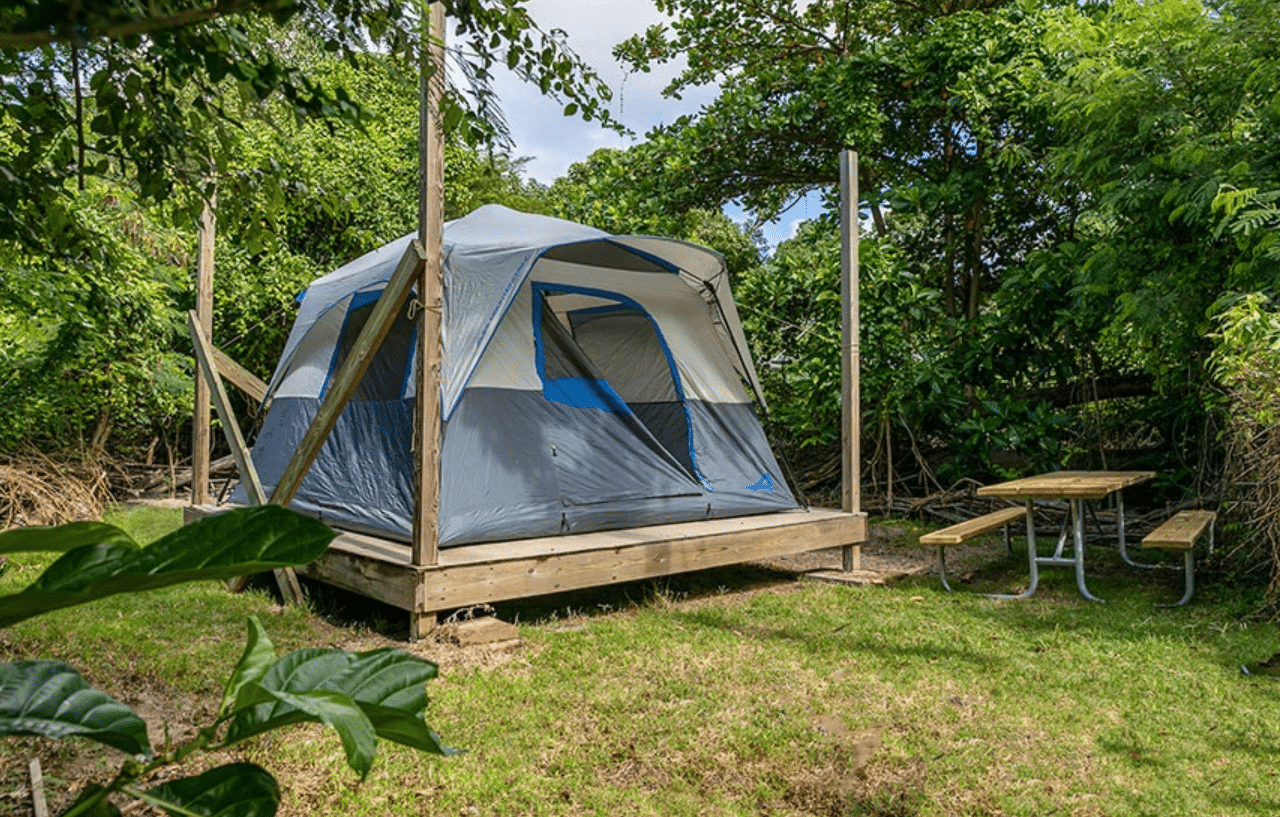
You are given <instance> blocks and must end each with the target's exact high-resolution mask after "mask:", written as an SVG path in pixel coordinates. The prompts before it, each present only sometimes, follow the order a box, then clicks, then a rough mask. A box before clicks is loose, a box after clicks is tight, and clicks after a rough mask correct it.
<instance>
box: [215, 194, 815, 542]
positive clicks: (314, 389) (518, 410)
mask: <svg viewBox="0 0 1280 817" xmlns="http://www.w3.org/2000/svg"><path fill="white" fill-rule="evenodd" d="M411 240H412V236H406V237H404V238H402V239H400V240H398V241H395V242H392V243H391V244H388V245H386V246H385V247H382V248H381V249H379V250H375V251H374V252H371V253H369V254H368V255H365V256H362V257H361V258H358V259H356V260H355V261H352V262H351V263H350V264H347V265H346V266H344V267H342V268H341V269H339V270H337V271H336V272H334V273H332V274H330V275H327V276H325V277H323V278H320V279H318V280H316V281H315V282H313V283H312V285H311V286H310V287H309V288H308V289H307V291H306V292H305V293H304V296H303V298H302V304H301V307H300V309H299V312H298V316H297V319H296V321H295V323H294V326H293V330H292V332H291V333H290V335H289V340H288V343H287V344H286V346H285V350H284V354H283V356H282V358H281V361H280V364H279V365H278V366H277V368H276V371H275V374H274V375H273V377H272V379H271V383H270V386H269V399H270V400H271V404H270V409H269V410H268V412H267V416H266V418H265V419H264V421H263V426H262V429H261V431H260V433H259V435H258V438H257V441H256V443H255V445H254V447H253V459H254V462H255V464H256V466H257V469H258V471H259V474H260V477H261V479H262V482H263V484H264V486H265V488H266V491H267V493H268V494H269V493H270V492H271V490H272V488H273V487H274V485H275V483H276V481H277V480H278V479H279V478H280V476H281V474H282V473H283V472H284V469H285V465H286V464H287V463H288V461H289V457H290V456H291V455H292V453H293V452H294V450H295V449H296V448H297V447H298V444H299V442H300V441H301V439H302V436H303V434H304V433H305V431H306V429H307V426H308V424H309V423H310V422H311V419H312V417H314V416H315V414H316V411H317V409H318V408H319V405H320V401H321V400H322V399H323V397H324V395H325V391H326V389H327V388H328V387H329V385H330V381H331V379H332V377H333V374H334V372H335V371H336V369H337V367H338V366H339V365H340V364H341V363H342V361H343V360H344V358H345V356H346V355H347V354H348V353H349V352H350V350H351V347H352V345H353V344H354V342H355V339H356V337H357V335H358V334H359V332H360V329H361V327H362V326H363V325H364V322H365V321H366V320H367V319H368V316H369V314H370V312H371V311H372V308H373V304H374V302H375V301H376V300H377V298H378V296H379V295H380V294H381V292H382V290H383V289H384V288H385V287H386V285H387V282H388V280H389V279H390V277H391V275H392V273H393V272H394V271H395V268H396V265H397V264H398V262H399V261H400V258H401V257H402V256H403V255H404V253H405V251H406V249H407V248H408V247H409V243H410V241H411ZM414 335H415V322H413V321H412V320H410V316H409V315H408V314H407V310H406V311H405V312H402V313H401V314H400V315H399V316H398V317H397V319H396V322H395V324H394V326H393V327H392V329H391V332H390V334H389V335H388V336H387V338H386V340H385V341H384V342H383V345H382V347H381V349H380V350H379V352H378V354H377V356H376V357H375V359H374V361H373V362H372V364H371V365H370V367H369V370H368V372H367V373H366V374H365V376H364V379H363V380H362V381H361V383H360V386H359V388H358V390H357V391H356V393H355V395H354V396H353V398H352V399H351V401H350V403H348V405H347V407H346V409H345V410H344V412H343V414H342V416H341V418H340V419H339V420H338V423H337V425H336V427H335V428H334V430H333V432H332V434H331V435H330V437H329V439H328V441H327V442H326V443H325V445H324V447H323V448H322V449H321V451H320V454H319V456H318V457H317V459H316V461H315V463H314V465H312V467H311V470H310V471H309V472H308V473H307V476H306V478H305V479H304V480H303V482H302V485H301V487H300V488H299V490H298V493H297V495H296V497H295V499H294V500H293V503H292V506H291V507H293V508H295V509H297V510H299V511H302V512H303V513H310V514H313V515H317V516H319V517H320V518H321V519H324V520H325V521H327V522H329V523H330V524H332V525H334V526H335V527H342V528H347V529H351V530H357V531H364V532H369V533H374V534H376V535H379V536H384V537H387V538H393V539H406V540H407V539H408V538H409V537H410V535H411V528H412V516H413V484H412V483H413V477H412V464H411V447H412V437H413V431H412V420H413V401H414V382H415V378H414V377H413V376H412V375H413V372H414V370H415V366H416V360H415V356H416V355H415V350H416V340H415V336H414ZM443 337H444V344H443V360H442V371H441V383H440V392H441V418H442V428H443V431H442V435H443V438H442V441H441V453H440V470H441V479H440V509H439V545H440V546H441V547H449V546H451V545H461V544H466V543H472V542H487V541H505V540H511V539H522V538H528V537H535V536H550V535H556V534H561V533H578V532H586V531H593V530H606V529H612V528H628V527H638V526H642V525H651V524H661V523H667V522H684V521H692V520H698V519H708V518H716V517H727V516H742V515H747V514H757V513H766V512H771V511H778V510H784V509H790V508H795V507H796V500H795V498H794V497H793V496H792V494H791V492H790V491H789V490H788V488H787V485H786V483H785V481H784V480H783V479H782V478H781V475H780V473H779V469H778V464H777V461H776V460H775V459H774V456H773V454H772V453H771V452H770V450H769V445H768V442H767V441H766V439H765V435H764V433H763V431H762V430H761V427H760V424H759V421H758V420H757V419H756V416H755V413H754V412H753V410H752V406H751V399H750V397H749V393H748V390H750V392H751V393H754V395H755V397H756V398H757V399H758V400H759V401H760V403H761V405H763V395H762V394H761V392H760V385H759V381H758V379H757V376H756V371H755V368H754V366H753V364H752V362H751V356H750V353H749V352H748V350H747V345H746V341H745V338H744V337H743V333H742V327H741V324H740V322H739V320H738V313H737V309H736V308H735V306H734V302H733V297H732V295H731V294H730V291H729V283H728V276H727V274H726V272H725V266H724V260H723V259H722V258H721V257H720V256H719V255H718V254H717V253H715V252H712V251H711V250H708V249H705V248H703V247H699V246H696V245H693V244H689V243H686V242H683V241H676V240H673V239H668V238H657V237H651V236H615V235H609V234H608V233H605V232H602V231H600V230H597V229H594V228H591V227H585V226H582V225H579V224H574V223H571V222H567V221H561V220H559V219H553V218H548V217H545V216H536V215H527V214H524V213H518V212H515V211H512V210H509V209H506V208H504V207H499V206H496V205H490V206H487V207H482V208H480V209H479V210H476V211H475V212H473V213H471V214H470V215H468V216H466V217H465V218H461V219H458V220H456V221H451V222H448V223H447V224H445V227H444V318H443ZM235 499H239V500H240V501H243V495H241V496H240V497H233V501H234V500H235Z"/></svg>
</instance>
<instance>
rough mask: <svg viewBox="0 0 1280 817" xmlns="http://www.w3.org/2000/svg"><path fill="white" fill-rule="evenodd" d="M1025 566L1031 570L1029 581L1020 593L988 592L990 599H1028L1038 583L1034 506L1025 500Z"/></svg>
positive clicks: (1038, 570)
mask: <svg viewBox="0 0 1280 817" xmlns="http://www.w3.org/2000/svg"><path fill="white" fill-rule="evenodd" d="M1027 567H1028V568H1029V569H1030V571H1031V581H1030V583H1028V584H1027V589H1026V590H1023V591H1022V592H1021V593H988V594H987V598H990V599H1029V598H1031V595H1032V594H1033V593H1035V592H1036V587H1037V586H1039V584H1040V565H1039V563H1037V562H1036V515H1035V506H1034V505H1033V504H1032V502H1031V500H1030V499H1028V500H1027Z"/></svg>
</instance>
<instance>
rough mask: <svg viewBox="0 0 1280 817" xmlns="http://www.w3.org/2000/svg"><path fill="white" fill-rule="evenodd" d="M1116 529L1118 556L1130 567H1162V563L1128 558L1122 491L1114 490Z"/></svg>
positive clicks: (1153, 568)
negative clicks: (1150, 562) (1118, 545)
mask: <svg viewBox="0 0 1280 817" xmlns="http://www.w3.org/2000/svg"><path fill="white" fill-rule="evenodd" d="M1116 531H1117V535H1118V536H1119V537H1120V558H1121V559H1123V560H1124V563H1125V564H1127V565H1129V566H1130V567H1145V568H1149V569H1152V570H1155V569H1157V568H1161V567H1164V565H1154V564H1147V563H1145V562H1135V561H1134V560H1133V559H1130V558H1129V551H1128V548H1127V544H1126V542H1125V535H1124V491H1116Z"/></svg>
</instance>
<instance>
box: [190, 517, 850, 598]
mask: <svg viewBox="0 0 1280 817" xmlns="http://www.w3.org/2000/svg"><path fill="white" fill-rule="evenodd" d="M222 509H225V506H224V508H222ZM218 510H221V509H219V508H215V507H211V506H203V507H188V508H187V509H186V517H187V521H188V522H190V521H191V520H193V519H197V518H199V517H202V516H207V515H209V514H211V513H216V512H218ZM866 540H867V517H866V514H850V513H844V512H843V511H836V510H829V509H823V508H813V509H810V510H807V511H785V512H780V513H771V514H762V515H759V516H742V517H736V518H733V519H711V520H705V521H699V522H681V523H678V524H673V525H653V526H649V527H642V528H629V529H626V530H614V531H599V532H595V533H582V534H575V535H569V536H549V537H543V538H538V539H519V540H515V541H509V542H492V543H485V544H479V545H463V546H461V547H451V548H444V549H442V550H441V551H440V555H439V562H438V564H435V565H427V566H419V567H415V566H414V565H413V564H411V561H410V555H411V554H410V548H409V546H408V545H407V544H402V543H400V542H393V541H389V540H386V539H379V538H377V537H373V536H366V535H363V534H358V533H349V532H341V533H339V535H338V537H337V538H336V539H334V540H333V543H332V544H331V545H330V546H329V550H328V551H327V552H326V553H325V555H324V556H322V557H320V558H319V559H317V560H316V561H314V562H312V563H311V564H309V565H304V566H302V567H299V568H298V569H297V570H298V573H299V574H301V575H303V576H308V577H310V578H313V579H317V580H319V581H322V582H324V583H326V584H331V585H334V586H336V587H342V588H345V589H347V590H351V591H354V592H356V593H359V594H361V595H363V596H368V597H370V598H374V599H378V600H379V601H383V602H386V603H387V604H391V605H393V606H395V607H399V608H401V609H402V610H407V611H409V612H410V613H412V614H414V616H415V618H417V617H420V616H425V615H426V614H435V613H438V612H441V611H445V610H452V609H455V608H459V607H466V606H468V605H472V604H479V603H482V602H495V601H504V600H509V599H518V598H526V597H529V596H541V595H546V594H549V593H559V592H563V591H566V590H578V589H581V588H584V587H598V586H600V585H605V584H615V583H618V582H628V581H635V580H637V579H649V578H655V577H658V576H668V575H671V574H673V573H683V572H686V571H690V570H703V569H706V568H710V567H721V566H724V565H731V564H738V563H740V562H748V561H754V560H757V559H767V558H772V557H775V556H786V555H789V554H793V553H803V552H805V551H810V550H818V549H820V548H829V547H837V546H843V545H857V544H861V543H863V542H865V541H866Z"/></svg>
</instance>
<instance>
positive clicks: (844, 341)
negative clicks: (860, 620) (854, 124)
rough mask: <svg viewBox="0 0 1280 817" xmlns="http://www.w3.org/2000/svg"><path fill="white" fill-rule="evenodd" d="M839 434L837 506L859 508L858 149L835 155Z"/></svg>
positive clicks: (851, 554)
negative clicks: (837, 179) (837, 175)
mask: <svg viewBox="0 0 1280 817" xmlns="http://www.w3.org/2000/svg"><path fill="white" fill-rule="evenodd" d="M840 225H841V231H840V407H841V411H840V416H841V422H840V438H841V462H840V473H841V506H842V507H843V508H844V510H845V512H847V513H859V512H860V511H861V510H862V487H861V484H860V483H861V477H862V474H861V461H862V456H861V455H862V451H861V448H862V407H861V405H860V402H859V401H860V394H859V393H860V388H859V378H858V368H859V364H860V362H861V361H860V353H859V345H858V336H859V334H860V331H861V330H860V327H859V322H858V154H857V153H854V152H853V151H852V150H846V151H844V152H843V153H841V154H840ZM842 556H843V558H842V561H843V563H844V565H843V566H844V569H845V571H846V572H848V571H852V570H861V569H862V548H861V547H860V546H859V545H845V546H844V550H843V553H842Z"/></svg>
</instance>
